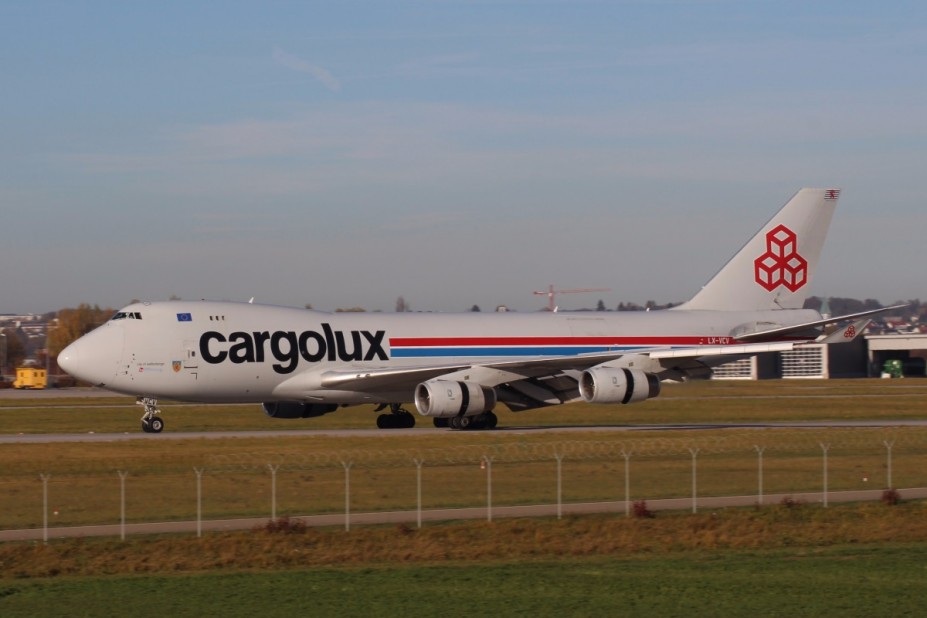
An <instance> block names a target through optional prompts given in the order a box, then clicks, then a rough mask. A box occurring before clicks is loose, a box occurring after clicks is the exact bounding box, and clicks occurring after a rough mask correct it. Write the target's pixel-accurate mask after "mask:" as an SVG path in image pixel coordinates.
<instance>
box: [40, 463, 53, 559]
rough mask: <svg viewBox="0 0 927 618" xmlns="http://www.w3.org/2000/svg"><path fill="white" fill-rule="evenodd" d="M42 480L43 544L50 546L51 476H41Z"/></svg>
mask: <svg viewBox="0 0 927 618" xmlns="http://www.w3.org/2000/svg"><path fill="white" fill-rule="evenodd" d="M39 478H41V479H42V542H43V543H45V544H46V545H48V479H50V478H51V474H40V475H39Z"/></svg>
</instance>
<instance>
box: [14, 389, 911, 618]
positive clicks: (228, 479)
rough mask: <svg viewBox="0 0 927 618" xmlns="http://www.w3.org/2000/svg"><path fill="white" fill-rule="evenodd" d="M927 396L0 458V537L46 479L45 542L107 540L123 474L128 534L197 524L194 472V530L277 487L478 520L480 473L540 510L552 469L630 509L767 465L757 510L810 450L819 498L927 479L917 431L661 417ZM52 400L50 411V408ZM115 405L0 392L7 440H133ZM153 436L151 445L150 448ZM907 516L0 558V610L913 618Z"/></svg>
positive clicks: (735, 394) (784, 411)
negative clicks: (199, 503)
mask: <svg viewBox="0 0 927 618" xmlns="http://www.w3.org/2000/svg"><path fill="white" fill-rule="evenodd" d="M925 395H927V382H922V381H915V380H904V381H884V380H853V381H826V382H785V381H781V382H780V381H777V382H758V383H740V382H733V383H732V382H727V383H723V382H709V383H692V384H686V385H678V386H677V385H672V386H669V387H667V388H666V389H665V390H664V394H663V396H662V397H661V398H659V399H656V400H654V401H650V402H646V403H644V404H641V405H637V406H627V407H619V406H586V405H571V406H563V407H560V408H554V409H549V410H542V411H536V412H528V413H523V414H520V415H516V414H512V413H508V412H502V413H501V414H500V424H501V425H503V426H510V427H511V426H525V425H537V426H548V427H556V426H558V425H587V426H596V425H598V426H608V425H632V426H633V425H644V424H653V423H663V424H666V425H668V426H667V427H666V428H664V429H661V430H658V431H638V432H630V433H629V432H604V433H602V432H592V431H590V432H569V433H567V432H557V431H552V432H543V433H539V432H535V433H532V432H530V431H527V432H504V431H503V432H499V431H497V432H473V433H471V432H441V433H438V434H432V433H424V432H423V433H422V434H421V435H415V433H414V432H413V434H412V435H406V436H400V435H389V434H383V433H379V434H374V435H370V434H358V435H353V436H348V437H332V436H305V435H304V436H292V437H283V438H281V437H271V436H266V437H262V436H261V435H260V434H256V435H254V436H252V437H248V438H238V439H209V440H205V439H197V440H162V439H157V438H155V439H146V440H138V441H127V442H106V443H86V444H85V443H61V444H4V445H0V528H13V527H30V526H38V525H41V504H42V503H41V500H42V497H41V483H40V482H39V478H38V475H39V474H40V473H42V474H50V475H51V479H50V481H49V494H50V497H49V501H50V506H51V508H53V509H54V510H55V511H57V514H56V515H53V516H52V517H53V520H52V522H51V523H52V525H74V524H80V523H116V522H118V516H119V480H118V476H117V474H116V471H117V470H122V471H128V472H129V476H128V478H127V481H126V486H127V496H126V506H127V518H128V520H129V521H151V520H152V519H159V520H163V519H189V518H191V517H192V516H193V514H194V513H195V484H194V481H195V476H194V473H193V468H194V467H197V468H201V469H203V470H205V472H204V475H203V489H204V517H207V518H214V517H228V516H234V515H258V516H260V515H262V514H263V515H268V514H269V511H270V507H271V503H270V494H271V483H270V480H271V475H270V473H269V471H268V468H267V464H273V465H279V466H280V468H279V469H278V472H277V512H278V514H290V515H295V514H300V513H319V512H337V511H338V510H339V509H342V508H343V507H344V480H345V472H344V469H343V467H342V463H343V462H351V463H352V469H351V502H352V511H355V512H357V511H361V510H387V509H394V508H414V507H415V504H416V496H415V474H416V467H415V465H414V462H413V460H414V459H419V460H424V461H425V464H424V466H423V470H422V472H423V474H422V476H423V503H424V504H423V506H424V507H425V508H437V507H439V506H474V505H479V504H484V503H485V498H486V481H487V472H486V470H485V469H484V468H482V467H481V465H480V462H481V460H482V459H483V458H484V457H491V458H492V459H493V466H492V473H493V478H492V480H493V497H494V503H496V504H526V503H538V502H547V503H550V502H553V501H554V499H555V495H556V493H555V492H556V484H555V478H556V477H555V474H556V459H555V456H558V455H559V456H562V457H563V468H562V471H563V493H564V495H563V499H564V501H565V502H570V501H576V502H578V501H591V500H621V499H623V498H624V494H623V480H624V470H625V468H624V465H625V458H624V457H623V455H622V452H624V453H625V454H630V458H629V459H628V462H629V464H630V466H631V467H630V471H631V481H632V482H631V497H632V499H656V498H660V497H676V496H687V495H688V494H689V492H690V491H691V476H692V456H691V453H692V451H693V450H696V449H697V454H698V462H697V467H698V485H699V495H724V494H750V493H751V492H755V491H756V490H757V472H758V453H757V451H756V448H755V447H757V446H761V447H762V448H763V462H764V488H765V491H766V492H767V493H774V492H782V493H788V492H797V491H801V490H812V491H815V490H820V488H821V474H822V463H823V461H822V445H826V446H827V448H828V474H829V487H830V489H831V490H840V489H863V488H865V489H872V488H880V487H884V486H885V485H887V484H888V479H887V474H888V469H887V467H888V466H887V462H888V460H887V454H888V452H887V447H886V444H887V443H888V444H891V445H892V458H891V463H892V475H893V478H892V483H891V484H892V485H894V486H896V487H904V486H927V466H925V465H924V463H925V461H927V429H925V428H916V427H887V428H856V429H848V428H831V429H795V428H790V429H789V428H766V429H760V428H756V429H736V430H732V429H724V430H712V429H708V430H699V431H692V430H684V429H682V428H673V427H671V426H670V425H673V424H680V425H681V424H686V423H694V422H698V423H706V424H714V423H717V424H724V423H754V424H757V425H762V424H763V423H767V422H772V421H778V420H853V419H878V420H886V419H915V418H923V417H924V416H927V397H925ZM59 406H60V407H59ZM139 414H140V410H139V409H138V408H137V407H136V406H134V405H133V404H132V402H131V401H130V400H128V399H120V398H100V399H60V400H58V399H52V400H42V401H41V402H40V403H38V404H37V402H36V401H34V400H21V399H3V398H0V433H5V434H10V433H21V432H25V433H34V432H53V433H55V432H62V433H64V432H88V431H95V432H105V431H130V432H136V431H138V429H137V424H138V423H137V419H138V416H139ZM165 415H166V417H167V426H168V429H167V431H168V432H171V431H215V430H226V429H254V430H262V429H274V430H278V429H281V428H287V427H293V428H301V429H307V428H352V427H363V428H370V427H372V425H373V419H374V416H375V415H374V414H373V412H372V409H371V408H369V407H360V408H348V409H345V410H342V411H339V412H338V413H336V414H332V415H329V416H326V417H323V418H320V419H309V420H306V421H292V422H288V421H276V420H273V419H267V418H265V417H263V415H262V413H261V411H260V410H259V408H258V407H257V406H192V405H177V406H169V407H165ZM165 437H166V435H165ZM924 515H925V511H924V507H923V505H922V504H920V503H912V504H906V505H902V506H899V507H886V506H884V505H881V504H870V505H857V506H846V507H843V506H841V507H831V508H828V509H823V508H820V507H819V506H815V505H799V507H798V508H786V507H784V506H770V507H766V508H763V509H758V510H754V509H730V510H727V511H721V512H717V513H700V514H698V515H684V514H676V515H665V514H661V515H660V516H659V517H657V518H656V519H633V518H632V519H625V518H623V517H606V516H589V517H582V518H565V519H564V520H562V521H556V520H545V519H541V520H530V521H525V520H503V521H499V522H494V523H492V524H487V523H485V522H478V523H453V524H440V525H439V524H430V525H427V526H426V527H425V528H423V529H421V530H412V529H409V528H407V527H405V526H400V527H376V526H372V527H366V528H360V529H352V531H351V532H350V533H345V532H344V531H342V530H314V531H308V532H306V533H303V534H293V535H280V534H276V535H275V534H269V533H266V532H256V531H253V532H241V533H228V534H209V535H206V536H204V537H203V538H202V539H196V538H195V537H190V536H186V535H185V536H179V537H160V538H159V537H152V538H137V539H130V540H128V541H126V542H124V543H123V542H119V541H115V540H110V539H87V540H79V539H78V540H71V541H56V542H53V543H50V544H49V545H48V546H44V545H41V544H38V545H36V544H29V543H7V544H3V545H0V615H2V616H4V617H6V616H26V615H28V616H54V615H68V616H74V615H111V614H112V613H113V611H114V608H118V611H119V613H133V614H136V615H138V616H147V615H164V614H165V613H171V614H174V615H178V616H186V615H191V616H192V615H204V614H218V613H220V612H221V613H223V614H226V615H232V616H234V615H254V614H257V613H260V614H261V615H268V616H273V615H294V614H297V613H302V614H305V613H308V614H311V615H341V616H344V615H357V616H360V615H364V616H367V615H371V614H373V613H385V612H391V613H392V612H401V613H402V614H403V615H409V616H416V615H421V616H425V615H442V616H456V615H465V614H466V615H470V614H472V613H474V612H480V611H482V612H485V613H492V614H493V615H525V614H531V615H538V616H546V615H555V614H556V615H564V614H566V615H593V614H596V615H602V614H607V615H614V614H616V613H622V614H623V613H645V612H646V613H647V614H650V615H656V616H682V615H686V616H688V615H693V614H696V615H718V616H720V615H724V616H732V615H757V614H759V615H768V616H818V615H822V614H825V613H833V612H840V614H841V615H850V616H874V615H888V614H891V615H919V614H920V613H921V608H922V607H923V605H924V603H925V602H927V583H925V582H927V577H925V575H927V573H925V567H924V564H927V562H925V558H927V528H925V526H927V517H924Z"/></svg>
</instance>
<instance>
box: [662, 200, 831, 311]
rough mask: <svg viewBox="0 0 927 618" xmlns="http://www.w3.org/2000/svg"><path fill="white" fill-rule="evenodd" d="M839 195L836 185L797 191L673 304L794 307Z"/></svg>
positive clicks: (799, 302) (807, 282) (688, 306)
mask: <svg viewBox="0 0 927 618" xmlns="http://www.w3.org/2000/svg"><path fill="white" fill-rule="evenodd" d="M839 196H840V190H839V189H802V190H800V191H799V192H798V193H796V194H795V195H794V196H793V197H792V199H791V200H789V201H788V203H787V204H786V205H785V206H783V207H782V210H780V211H779V212H778V213H776V215H775V216H774V217H773V218H772V219H770V221H769V223H767V224H766V225H765V226H763V228H762V229H761V230H760V231H759V232H758V233H757V234H756V236H754V237H753V238H752V239H750V241H749V242H748V243H747V244H746V245H744V247H743V248H742V249H741V250H740V251H738V252H737V254H736V255H735V256H734V257H733V258H732V259H731V260H730V261H729V262H728V263H727V264H725V265H724V267H723V268H722V269H721V270H720V271H719V272H718V274H717V275H715V276H714V277H713V278H712V279H711V281H709V282H708V283H707V284H706V285H705V286H704V287H703V288H702V289H701V290H700V291H699V292H698V293H697V294H696V295H695V296H694V297H693V298H692V300H690V301H689V302H687V303H685V304H683V305H680V306H679V307H678V309H714V310H732V311H753V310H766V309H800V308H801V307H802V305H803V304H804V302H805V298H806V297H807V296H808V291H809V288H810V284H811V280H812V276H813V273H814V270H815V268H816V267H817V264H818V258H819V257H820V255H821V247H822V246H823V245H824V239H825V238H826V236H827V229H828V227H830V220H831V216H832V215H833V214H834V208H835V207H836V206H837V198H838V197H839Z"/></svg>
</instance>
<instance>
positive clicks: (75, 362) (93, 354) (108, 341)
mask: <svg viewBox="0 0 927 618" xmlns="http://www.w3.org/2000/svg"><path fill="white" fill-rule="evenodd" d="M122 343H123V333H122V329H121V328H119V327H115V326H112V325H108V324H104V325H103V326H101V327H100V328H98V329H96V330H94V331H91V332H90V333H87V334H86V335H84V336H83V337H81V338H80V339H78V340H77V341H75V342H73V343H71V344H70V345H69V346H67V347H66V348H65V349H63V350H62V351H61V353H60V354H59V355H58V366H59V367H61V368H62V369H64V370H65V371H66V372H67V373H68V374H70V375H72V376H74V377H75V378H77V379H78V380H83V381H84V382H89V383H91V384H96V385H100V386H105V385H106V384H108V383H110V382H112V380H113V378H114V377H115V375H116V366H117V365H118V363H119V361H120V360H121V358H122Z"/></svg>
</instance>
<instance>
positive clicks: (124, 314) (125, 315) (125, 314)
mask: <svg viewBox="0 0 927 618" xmlns="http://www.w3.org/2000/svg"><path fill="white" fill-rule="evenodd" d="M112 319H113V320H141V319H142V314H141V313H139V312H138V311H120V312H119V313H117V314H116V315H114V316H113V318H112Z"/></svg>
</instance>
